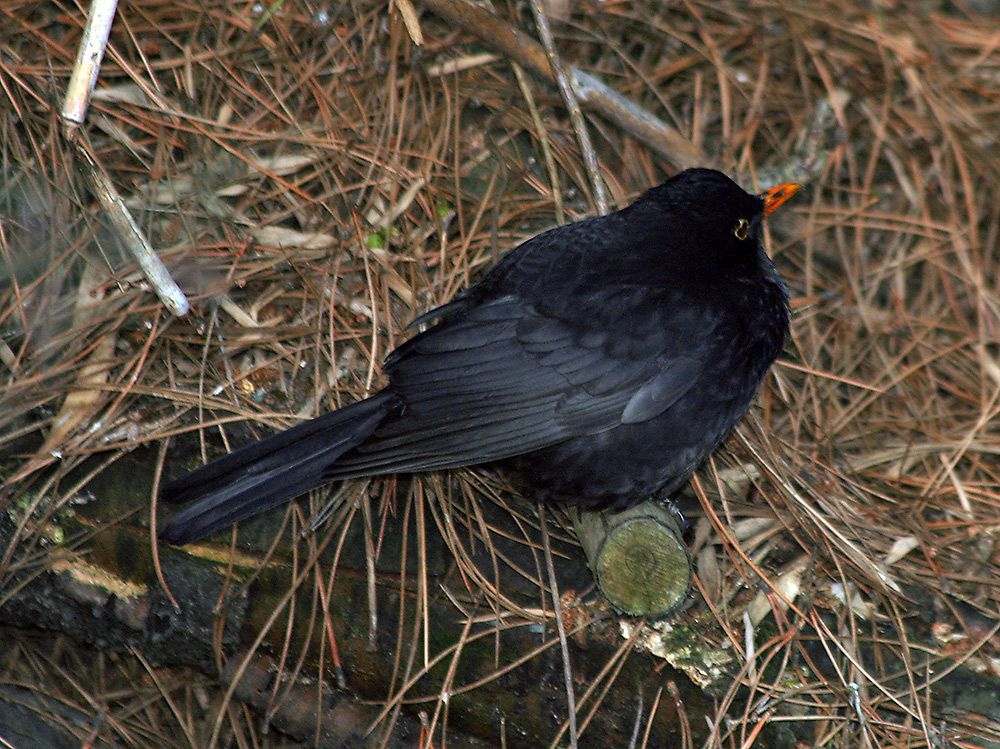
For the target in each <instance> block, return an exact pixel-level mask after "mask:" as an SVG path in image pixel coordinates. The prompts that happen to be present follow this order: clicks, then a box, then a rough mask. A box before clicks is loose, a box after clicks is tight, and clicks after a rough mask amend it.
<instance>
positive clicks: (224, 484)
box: [160, 393, 398, 544]
mask: <svg viewBox="0 0 1000 749" xmlns="http://www.w3.org/2000/svg"><path fill="white" fill-rule="evenodd" d="M397 400H398V399H397V398H396V397H395V396H393V395H392V394H389V393H378V394H376V395H374V396H373V397H371V398H368V399H367V400H363V401H359V402H357V403H352V404H351V405H349V406H346V407H344V408H341V409H339V410H337V411H333V412H331V413H328V414H324V415H323V416H320V417H318V418H316V419H312V420H311V421H307V422H305V423H304V424H299V425H298V426H296V427H293V428H291V429H288V430H286V431H284V432H279V433H278V434H275V435H274V436H272V437H268V438H266V439H263V440H261V441H259V442H255V443H253V444H252V445H248V446H246V447H244V448H242V449H240V450H237V451H235V452H232V453H230V454H229V455H226V456H224V457H222V458H219V459H218V460H215V461H213V462H211V463H208V464H207V465H205V466H203V467H202V468H199V469H198V470H196V471H194V472H192V473H189V474H187V475H186V476H183V477H181V478H180V479H178V480H176V481H172V482H170V483H168V484H167V485H166V486H164V487H163V489H162V490H161V492H160V498H161V499H163V500H165V501H167V502H190V503H191V504H189V505H188V506H187V507H185V508H184V509H183V510H181V511H180V512H178V513H177V514H176V515H174V517H173V518H172V519H171V520H170V522H169V523H168V524H167V526H166V528H164V529H163V531H162V532H161V534H160V536H161V538H163V540H164V541H166V542H168V543H171V544H185V543H189V542H191V541H194V540H197V539H199V538H202V537H204V536H207V535H209V534H211V533H213V532H214V531H217V530H219V529H220V528H224V527H226V526H227V525H231V524H233V523H235V522H237V521H239V520H244V519H246V518H248V517H251V516H253V515H256V514H258V513H260V512H263V511H264V510H267V509H270V508H271V507H275V506H277V505H280V504H282V503H284V502H288V501H290V500H291V499H294V498H295V497H297V496H298V495H300V494H302V493H304V492H307V491H309V490H310V489H315V488H316V487H318V486H321V485H322V484H324V483H326V482H327V481H328V480H329V478H330V473H329V471H330V468H331V466H332V465H333V464H334V463H335V462H336V461H337V459H338V458H340V457H341V456H342V455H343V454H344V453H346V452H348V451H349V450H351V449H353V448H355V447H357V446H358V445H359V444H361V443H362V442H364V441H365V440H366V439H368V437H370V436H371V434H372V433H373V432H374V431H375V430H376V429H377V428H378V427H379V425H380V424H381V423H382V422H383V421H384V420H385V418H386V417H387V416H388V415H389V414H390V413H391V412H392V411H393V410H395V409H396V408H397V405H398V402H397Z"/></svg>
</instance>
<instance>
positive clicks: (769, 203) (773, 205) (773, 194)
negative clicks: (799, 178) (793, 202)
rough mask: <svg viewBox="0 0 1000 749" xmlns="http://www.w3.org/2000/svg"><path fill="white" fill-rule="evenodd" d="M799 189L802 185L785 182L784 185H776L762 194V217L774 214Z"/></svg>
mask: <svg viewBox="0 0 1000 749" xmlns="http://www.w3.org/2000/svg"><path fill="white" fill-rule="evenodd" d="M800 187H802V185H797V184H795V183H794V182H787V183H785V184H784V185H778V186H777V187H772V188H771V189H770V190H765V191H764V192H762V193H761V194H760V196H761V197H762V198H763V199H764V215H765V216H770V215H771V214H772V213H774V211H775V210H776V209H777V207H778V206H779V205H781V204H782V203H784V202H785V201H786V200H788V199H789V198H790V197H792V196H793V195H794V194H795V193H797V192H798V191H799V188H800Z"/></svg>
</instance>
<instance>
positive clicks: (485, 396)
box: [161, 169, 798, 544]
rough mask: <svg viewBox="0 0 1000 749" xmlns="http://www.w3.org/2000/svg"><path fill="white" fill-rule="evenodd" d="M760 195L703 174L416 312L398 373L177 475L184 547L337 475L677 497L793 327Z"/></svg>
mask: <svg viewBox="0 0 1000 749" xmlns="http://www.w3.org/2000/svg"><path fill="white" fill-rule="evenodd" d="M796 189H798V186H797V185H782V186H779V187H776V188H773V189H771V190H768V191H767V192H764V193H763V194H761V195H751V194H749V193H747V192H745V191H744V190H743V189H742V188H740V186H739V185H737V184H736V183H735V182H733V181H732V180H731V179H730V178H729V177H727V176H726V175H724V174H722V173H721V172H718V171H715V170H712V169H689V170H687V171H684V172H682V173H680V174H678V175H676V176H675V177H673V178H671V179H669V180H667V181H666V182H664V183H663V184H661V185H659V186H658V187H654V188H652V189H650V190H649V191H648V192H646V193H645V194H643V195H642V196H641V197H639V198H638V199H637V200H636V201H635V202H634V203H632V204H631V205H630V206H628V207H627V208H624V209H622V210H620V211H617V212H615V213H611V214H608V215H606V216H599V217H596V218H589V219H585V220H582V221H577V222H575V223H572V224H567V225H565V226H560V227H557V228H554V229H550V230H549V231H546V232H544V233H542V234H539V235H538V236H536V237H534V238H533V239H530V240H528V241H526V242H524V243H523V244H521V245H520V246H518V247H517V248H516V249H514V250H512V251H511V252H509V253H508V254H507V255H506V256H505V257H503V259H501V260H500V262H499V263H497V265H496V266H495V267H494V268H493V270H492V271H490V272H489V273H488V274H487V275H486V276H485V277H484V278H483V279H482V280H481V281H480V282H479V283H477V284H476V285H474V286H472V287H470V288H468V289H467V290H465V291H463V292H462V293H460V294H458V296H456V297H455V298H454V299H452V300H451V301H450V302H448V303H446V304H444V305H442V306H440V307H438V308H437V309H434V310H431V311H430V312H428V313H426V314H424V315H423V316H421V317H419V318H417V320H416V321H415V322H414V325H417V324H420V325H423V324H430V327H428V328H427V329H426V330H424V331H423V332H420V333H417V334H416V335H415V336H413V337H412V338H411V339H410V340H408V341H407V342H406V343H403V344H402V345H401V346H399V347H398V348H397V349H395V350H394V351H393V352H392V353H390V354H389V356H388V358H387V359H386V361H385V372H386V374H387V375H388V382H389V384H388V385H387V386H386V387H385V389H383V390H381V391H379V392H377V393H376V394H375V395H373V396H371V397H370V398H367V399H365V400H362V401H359V402H356V403H353V404H351V405H348V406H346V407H344V408H341V409H339V410H337V411H333V412H332V413H328V414H325V415H323V416H320V417H318V418H315V419H312V420H311V421H307V422H305V423H303V424H299V425H298V426H295V427H293V428H291V429H288V430H286V431H283V432H279V433H278V434H275V435H273V436H271V437H268V438H266V439H263V440H261V441H259V442H256V443H254V444H251V445H249V446H247V447H244V448H242V449H240V450H237V451H235V452H233V453H230V454H229V455H226V456H224V457H222V458H220V459H218V460H216V461H214V462H212V463H209V464H207V465H205V466H203V467H202V468H199V469H198V470H196V471H194V472H192V473H189V474H188V475H186V476H183V477H182V478H180V479H178V480H176V481H173V482H171V483H168V484H167V485H166V486H165V487H164V488H163V491H162V494H161V496H162V498H163V499H165V500H168V501H175V502H190V503H191V504H189V505H188V506H187V507H186V508H184V509H182V510H181V511H180V512H179V513H177V514H176V515H175V516H174V517H173V519H172V520H171V521H170V523H169V524H168V525H167V526H166V528H165V529H164V530H163V533H162V537H163V539H164V540H166V541H168V542H170V543H174V544H183V543H187V542H189V541H193V540H196V539H198V538H201V537H203V536H206V535H208V534H210V533H212V532H213V531H215V530H218V529H220V528H223V527H225V526H227V525H230V524H232V523H235V522H236V521H238V520H242V519H244V518H247V517H250V516H252V515H256V514H257V513H260V512H263V511H264V510H267V509H268V508H270V507H274V506H276V505H279V504H282V503H284V502H288V501H289V500H291V499H293V498H294V497H296V496H298V495H299V494H302V493H304V492H306V491H308V490H310V489H314V488H316V487H319V486H321V485H323V484H325V483H327V482H330V481H335V480H340V479H349V478H354V477H361V476H371V475H376V474H385V473H399V472H414V471H430V470H439V469H445V468H454V467H457V466H469V465H479V464H487V463H489V464H495V465H498V466H500V467H501V468H503V469H507V470H509V471H512V472H513V473H514V474H515V476H516V477H517V478H519V479H520V480H521V481H522V482H523V483H524V485H525V486H527V487H529V488H530V490H531V492H532V493H533V494H534V496H535V497H536V498H538V499H540V500H543V501H556V502H559V501H562V502H574V503H577V504H578V505H579V506H580V507H582V508H585V509H600V508H610V509H625V508H627V507H630V506H632V505H634V504H637V503H639V502H642V501H644V500H646V499H649V498H651V497H653V496H659V497H669V496H670V495H671V494H672V493H674V492H676V491H677V490H678V488H679V487H680V486H681V485H682V484H683V483H684V482H685V481H686V480H687V478H688V477H689V476H690V475H691V473H692V472H693V471H694V470H695V469H696V468H697V467H698V466H699V464H701V463H702V461H704V460H705V459H706V458H707V457H708V456H709V454H710V453H711V452H712V451H713V450H714V449H715V448H716V447H717V446H718V445H719V443H720V442H721V441H722V440H723V439H724V438H725V437H726V435H728V434H729V432H730V431H731V430H732V428H733V427H734V426H735V425H736V422H737V421H738V420H739V419H740V417H741V416H742V415H743V413H744V411H746V409H747V407H748V406H749V404H750V402H751V400H752V399H753V398H754V395H755V394H756V392H757V388H758V386H759V385H760V382H761V379H762V378H763V377H764V374H765V372H766V371H767V369H768V367H770V366H771V364H772V363H773V362H774V360H775V357H777V355H778V353H779V351H780V350H781V348H782V346H783V344H784V341H785V337H786V335H787V333H788V322H789V309H788V292H787V289H786V287H785V284H784V281H783V280H782V278H781V276H780V275H779V273H778V271H777V270H776V269H775V267H774V265H773V264H772V263H771V260H770V259H769V258H768V256H767V254H766V253H765V252H764V248H763V245H762V241H761V235H762V228H761V224H762V219H763V218H764V216H766V215H768V214H769V213H771V211H773V210H774V209H775V208H777V207H778V206H779V205H780V204H781V203H783V202H784V201H785V200H787V199H788V197H790V196H791V194H792V193H794V192H795V190H796Z"/></svg>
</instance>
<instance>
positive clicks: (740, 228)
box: [733, 218, 750, 241]
mask: <svg viewBox="0 0 1000 749" xmlns="http://www.w3.org/2000/svg"><path fill="white" fill-rule="evenodd" d="M733 235H734V236H735V237H736V238H737V239H739V240H740V241H742V240H744V239H746V238H747V237H749V236H750V222H749V221H747V220H746V219H745V218H741V219H740V220H739V221H737V222H736V227H735V228H734V229H733Z"/></svg>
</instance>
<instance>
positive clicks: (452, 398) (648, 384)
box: [329, 296, 712, 478]
mask: <svg viewBox="0 0 1000 749" xmlns="http://www.w3.org/2000/svg"><path fill="white" fill-rule="evenodd" d="M663 317H664V318H665V319H669V317H670V316H669V315H663ZM702 332H704V331H702ZM659 333H660V336H661V340H664V341H668V343H665V344H664V345H662V346H660V350H659V351H658V352H655V353H653V355H652V356H649V355H647V354H648V353H649V351H648V350H647V349H649V346H648V345H643V346H640V347H639V348H641V349H642V351H641V354H642V355H641V356H636V355H635V354H636V353H637V352H636V351H633V350H631V349H630V347H629V346H624V345H622V340H621V339H622V338H623V337H625V334H623V333H622V331H620V330H619V331H617V334H616V331H615V330H613V329H608V328H607V327H603V326H601V325H597V324H596V323H595V324H594V325H591V326H588V327H587V328H586V329H581V327H580V326H579V324H575V325H569V324H567V323H566V322H564V321H563V320H561V319H560V318H558V317H555V316H551V315H546V314H544V313H542V312H539V310H538V309H537V306H534V305H529V304H526V303H525V302H524V301H523V300H521V299H519V298H517V297H515V296H503V297H501V298H498V299H495V300H492V301H488V302H481V303H479V304H477V305H475V306H472V307H470V308H468V309H466V310H463V311H462V312H461V313H460V314H459V315H457V316H456V317H455V318H453V319H450V320H448V321H446V322H445V323H443V324H440V325H438V326H436V327H433V328H431V329H430V330H427V331H425V332H423V333H421V334H419V335H417V336H415V337H414V338H413V339H411V340H410V341H408V342H407V343H405V344H403V345H402V346H400V347H399V348H398V349H397V350H396V351H395V352H394V353H393V355H392V356H390V358H389V359H388V360H387V362H386V368H387V371H388V373H389V378H390V385H389V388H388V389H389V390H390V391H391V392H392V393H394V394H395V395H397V396H398V397H399V398H400V399H401V401H402V402H403V404H404V405H403V407H402V410H401V413H400V414H399V415H398V416H397V417H395V418H393V419H389V420H387V421H386V423H385V424H384V425H382V426H380V427H379V429H378V430H377V431H376V432H375V434H374V435H372V437H370V438H369V439H368V440H366V441H365V442H364V443H363V444H362V445H360V446H359V447H358V448H357V449H356V450H354V451H352V452H351V453H350V454H348V455H345V456H344V458H343V459H342V460H340V461H338V462H337V464H336V465H335V466H334V467H333V468H332V470H331V473H330V474H329V477H330V478H336V477H347V476H356V475H362V474H370V473H381V472H395V471H421V470H431V469H438V468H447V467H454V466H461V465H473V464H477V463H485V462H489V461H493V460H499V459H502V458H507V457H511V456H514V455H521V454H524V453H527V452H530V451H532V450H537V449H539V448H542V447H546V446H549V445H553V444H555V443H558V442H560V441H562V440H565V439H568V438H571V437H575V436H580V435H583V434H593V433H597V432H601V431H604V430H607V429H611V428H614V427H616V426H620V425H621V424H623V423H626V422H637V421H642V420H645V419H650V418H653V417H655V416H657V415H658V414H660V413H663V412H664V411H665V410H666V409H668V408H669V407H670V406H671V405H672V404H673V403H674V402H675V401H676V400H677V399H678V398H680V397H681V396H682V395H683V394H684V393H685V392H686V391H687V390H688V388H690V387H691V385H692V384H693V383H695V382H696V381H697V380H698V378H699V376H700V375H701V373H702V371H703V370H704V366H705V364H704V362H705V361H706V360H707V359H709V358H710V356H711V353H712V352H711V351H703V350H700V349H699V347H698V345H697V344H696V342H695V341H694V340H693V337H691V336H688V341H679V340H675V338H674V337H671V336H670V333H669V331H665V330H662V329H661V330H660V331H659ZM702 340H703V339H702ZM633 348H634V347H633ZM702 348H703V347H702Z"/></svg>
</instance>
